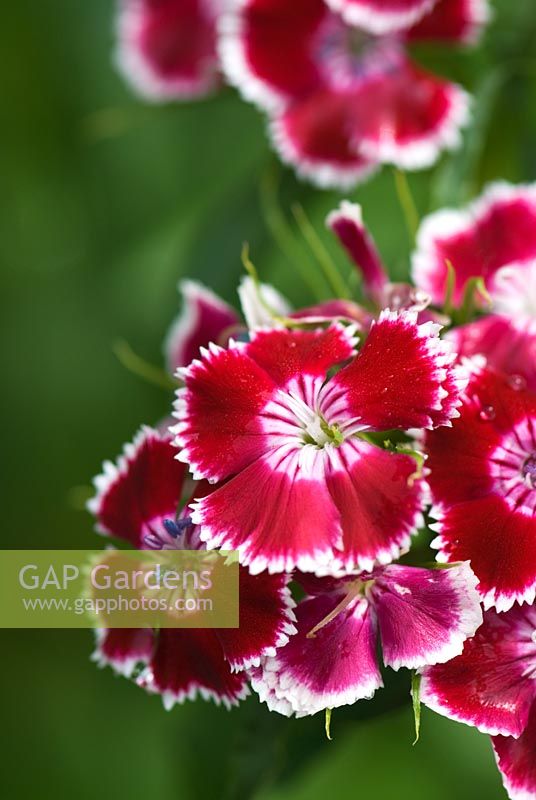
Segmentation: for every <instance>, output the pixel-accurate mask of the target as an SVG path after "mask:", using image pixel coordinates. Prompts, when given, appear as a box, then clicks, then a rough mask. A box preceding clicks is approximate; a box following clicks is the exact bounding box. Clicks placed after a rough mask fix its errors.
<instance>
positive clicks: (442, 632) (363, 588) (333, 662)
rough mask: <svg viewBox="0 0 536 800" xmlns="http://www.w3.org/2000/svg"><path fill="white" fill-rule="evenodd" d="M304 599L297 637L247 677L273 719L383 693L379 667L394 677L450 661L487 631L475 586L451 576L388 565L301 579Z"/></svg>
mask: <svg viewBox="0 0 536 800" xmlns="http://www.w3.org/2000/svg"><path fill="white" fill-rule="evenodd" d="M298 580H300V581H301V582H302V584H303V587H304V589H305V591H306V592H307V596H306V597H305V599H303V600H301V601H300V602H299V604H298V606H297V609H296V615H297V627H298V632H297V634H296V635H295V636H293V637H292V638H291V639H290V640H289V642H288V644H286V645H285V646H284V647H282V648H281V649H279V650H278V651H277V653H276V654H275V656H273V657H268V658H263V659H262V660H261V664H260V666H259V667H258V668H255V669H252V670H250V672H251V676H252V686H253V689H254V690H255V691H256V692H257V693H258V694H259V696H260V699H261V700H263V701H265V702H266V703H267V704H268V707H269V708H270V709H271V710H272V711H278V712H280V713H281V714H285V715H286V716H291V715H293V714H295V715H296V716H297V717H303V716H307V715H309V714H315V713H316V712H318V711H321V710H322V709H325V708H336V707H338V706H342V705H348V704H351V703H354V702H356V701H357V700H361V699H365V698H370V697H372V695H373V694H374V693H375V691H376V690H377V689H379V688H381V687H382V686H383V682H382V677H381V673H380V667H379V662H378V643H379V641H381V647H382V654H383V661H384V663H385V665H386V666H389V667H391V668H393V669H395V670H398V669H400V667H409V668H411V669H417V668H420V667H423V666H425V665H426V664H437V663H442V662H444V661H448V660H449V659H450V658H452V657H453V656H456V655H459V654H460V653H461V652H462V649H463V644H464V642H465V640H466V639H467V638H468V637H470V636H473V635H474V633H475V631H476V630H477V628H478V627H479V626H480V624H481V623H482V612H481V610H480V603H479V597H478V593H477V592H476V590H475V585H476V578H475V576H474V575H473V573H472V572H471V570H470V568H469V567H468V565H467V564H460V565H458V566H455V567H453V568H452V569H439V570H430V569H421V568H418V567H406V566H400V565H390V566H387V567H379V568H376V569H375V570H374V571H373V572H371V573H368V574H367V573H363V574H361V575H359V576H358V577H357V578H356V577H353V578H344V579H340V580H333V579H331V578H320V579H318V578H317V579H313V580H311V578H310V577H308V576H301V578H300V576H298Z"/></svg>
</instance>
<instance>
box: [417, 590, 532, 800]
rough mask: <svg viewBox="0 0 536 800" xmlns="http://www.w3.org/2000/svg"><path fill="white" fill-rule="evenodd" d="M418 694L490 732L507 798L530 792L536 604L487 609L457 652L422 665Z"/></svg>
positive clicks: (528, 798)
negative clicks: (438, 662) (445, 660)
mask: <svg viewBox="0 0 536 800" xmlns="http://www.w3.org/2000/svg"><path fill="white" fill-rule="evenodd" d="M421 699H422V701H423V702H424V703H426V705H428V706H430V708H432V709H433V710H434V711H437V712H438V713H439V714H444V715H445V716H447V717H451V719H455V720H458V721H459V722H465V723H467V724H468V725H474V726H475V727H477V728H478V729H479V730H480V731H483V732H484V733H489V734H491V735H492V737H493V739H492V742H493V748H494V750H495V755H496V758H497V764H498V766H499V769H500V771H501V773H502V776H503V781H504V785H505V787H506V790H507V792H508V794H509V796H510V797H511V798H512V800H534V798H536V608H535V607H534V606H528V607H527V606H523V607H521V608H517V607H516V608H513V609H511V610H510V611H508V612H507V613H505V614H497V612H496V611H495V610H489V611H487V612H486V613H485V614H484V624H483V625H482V627H481V628H480V629H479V630H478V632H477V634H476V636H475V637H474V639H470V640H468V641H467V642H466V643H465V647H464V650H463V653H462V655H460V656H458V657H457V658H455V659H453V660H452V661H449V663H448V664H441V665H440V666H433V667H429V668H427V669H425V670H424V674H423V678H422V683H421Z"/></svg>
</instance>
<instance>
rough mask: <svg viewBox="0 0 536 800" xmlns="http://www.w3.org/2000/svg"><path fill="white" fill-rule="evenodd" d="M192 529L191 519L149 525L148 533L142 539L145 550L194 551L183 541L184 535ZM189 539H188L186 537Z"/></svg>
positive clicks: (163, 520)
mask: <svg viewBox="0 0 536 800" xmlns="http://www.w3.org/2000/svg"><path fill="white" fill-rule="evenodd" d="M192 527H193V523H192V518H191V517H182V518H181V519H170V518H167V517H166V518H165V519H161V520H160V522H156V524H155V523H151V525H150V526H149V533H147V534H146V535H145V536H144V537H143V544H144V546H145V547H146V548H147V550H186V549H194V548H193V547H190V544H189V542H186V541H185V534H186V533H187V532H188V533H190V529H191V528H192ZM188 538H189V537H188Z"/></svg>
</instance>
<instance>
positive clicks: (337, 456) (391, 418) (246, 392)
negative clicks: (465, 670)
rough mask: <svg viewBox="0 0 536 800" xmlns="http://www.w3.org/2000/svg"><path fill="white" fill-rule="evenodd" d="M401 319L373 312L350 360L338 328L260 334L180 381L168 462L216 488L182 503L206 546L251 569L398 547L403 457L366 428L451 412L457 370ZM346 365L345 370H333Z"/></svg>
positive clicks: (416, 481)
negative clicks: (174, 454)
mask: <svg viewBox="0 0 536 800" xmlns="http://www.w3.org/2000/svg"><path fill="white" fill-rule="evenodd" d="M438 330H439V326H437V325H434V324H433V323H425V324H422V325H419V324H417V314H416V313H415V312H400V313H394V312H389V311H384V312H382V314H381V316H380V318H379V320H378V321H376V322H374V323H373V325H372V327H371V329H370V332H369V334H368V336H367V338H366V340H365V343H364V345H363V346H362V348H361V349H360V351H359V354H358V355H357V357H354V340H353V338H352V333H353V331H352V329H351V328H344V327H343V326H342V325H340V324H338V323H334V324H331V325H330V326H329V327H327V328H325V329H316V330H285V329H283V330H260V331H256V332H255V333H254V334H253V335H252V338H251V341H250V342H248V343H231V346H230V348H229V349H227V350H224V349H222V348H218V347H215V346H211V347H210V348H209V349H208V350H204V351H203V353H202V358H201V359H200V360H196V361H194V362H193V363H192V364H191V365H190V366H189V367H188V368H187V369H186V370H185V371H184V372H183V373H182V374H183V377H184V380H185V383H186V386H185V388H184V389H181V390H179V392H178V399H177V403H176V412H175V414H176V417H177V418H178V420H179V422H178V424H177V425H176V427H175V428H174V433H175V436H176V438H175V445H176V446H177V447H178V448H179V453H178V458H179V459H180V460H182V461H185V462H187V463H188V464H189V465H190V467H191V469H192V470H193V472H194V477H195V478H196V479H206V480H209V481H211V482H219V481H224V484H223V485H222V486H221V487H220V488H218V489H216V490H215V491H214V492H212V493H211V494H210V495H208V496H206V497H203V498H200V499H198V500H196V501H195V503H194V504H192V507H193V513H192V518H193V519H194V521H195V522H196V524H199V525H200V526H201V529H200V535H201V538H202V539H203V541H205V542H206V543H207V546H208V547H209V548H214V547H220V546H221V547H228V548H230V549H238V550H239V551H240V554H241V561H242V563H244V564H247V565H249V567H250V569H251V571H253V572H260V571H262V570H264V569H269V570H270V571H272V572H280V571H290V570H292V569H293V568H295V567H298V568H299V569H301V570H303V571H305V572H317V573H322V572H333V571H337V570H339V569H356V568H358V569H371V568H372V566H373V565H374V563H375V562H376V561H381V562H383V563H387V562H389V561H391V560H392V559H393V558H396V557H397V556H398V555H399V553H400V552H401V550H402V549H404V548H406V547H407V546H408V544H409V538H410V535H411V533H412V532H413V531H414V529H415V527H416V523H417V521H418V518H419V513H420V511H421V508H422V503H423V499H422V480H421V478H420V477H419V476H418V475H416V471H417V470H416V464H415V461H414V459H413V458H412V457H411V456H409V455H406V454H403V453H399V452H392V451H389V450H386V449H383V448H382V447H380V446H376V444H373V443H371V442H370V441H369V436H368V434H369V433H370V432H371V431H386V430H389V429H398V430H407V429H410V428H423V427H424V428H433V427H435V426H437V425H448V424H450V421H451V418H452V417H454V416H456V415H457V413H458V412H457V411H456V405H457V403H458V391H459V383H460V381H461V380H462V378H461V376H460V374H459V373H458V372H457V371H456V370H455V369H454V368H452V366H451V362H452V360H453V358H454V356H453V354H452V353H451V352H450V351H449V348H448V346H447V345H445V344H444V343H443V342H441V341H440V340H439V338H438V336H437V334H438ZM346 362H349V363H347V365H346V366H343V368H342V369H341V368H340V367H341V366H342V365H344V364H345V363H346Z"/></svg>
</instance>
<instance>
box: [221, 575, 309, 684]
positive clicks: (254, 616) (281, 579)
mask: <svg viewBox="0 0 536 800" xmlns="http://www.w3.org/2000/svg"><path fill="white" fill-rule="evenodd" d="M287 584H288V577H287V576H286V575H269V574H268V573H267V572H263V573H261V574H260V575H251V574H250V573H249V572H248V570H247V569H245V567H240V627H239V628H229V629H225V628H221V629H220V630H218V631H217V636H218V638H219V640H220V642H221V645H222V647H223V652H224V653H225V657H226V659H227V661H228V662H229V663H230V665H231V667H232V668H233V669H235V670H236V669H246V668H248V667H251V666H253V665H255V666H258V664H259V663H260V659H261V657H265V656H275V653H276V649H277V648H278V647H282V646H283V645H285V644H286V643H287V642H288V640H289V636H291V635H292V634H293V633H295V632H296V628H295V626H294V622H295V616H294V612H293V611H292V609H293V608H294V602H293V600H292V597H291V594H290V591H289V589H288V588H287Z"/></svg>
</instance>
